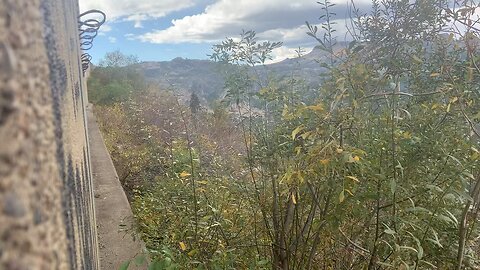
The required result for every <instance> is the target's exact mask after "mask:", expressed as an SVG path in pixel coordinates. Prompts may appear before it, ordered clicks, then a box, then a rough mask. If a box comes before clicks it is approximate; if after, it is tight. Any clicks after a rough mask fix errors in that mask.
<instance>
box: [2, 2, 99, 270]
mask: <svg viewBox="0 0 480 270" xmlns="http://www.w3.org/2000/svg"><path fill="white" fill-rule="evenodd" d="M77 15H78V4H77V1H76V0H0V270H3V269H9V270H10V269H12V270H13V269H15V270H23V269H46V270H53V269H99V265H98V259H97V258H98V255H97V254H98V252H97V250H98V249H97V242H96V229H95V218H94V207H93V195H92V178H91V172H90V159H89V149H88V143H87V141H88V138H87V133H86V114H85V105H86V104H87V100H86V98H87V97H86V83H85V80H84V79H83V78H82V72H81V63H80V51H79V40H78V30H77V27H78V26H77Z"/></svg>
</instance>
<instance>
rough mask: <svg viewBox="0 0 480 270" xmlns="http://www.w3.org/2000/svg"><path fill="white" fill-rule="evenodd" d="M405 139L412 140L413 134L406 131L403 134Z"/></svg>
mask: <svg viewBox="0 0 480 270" xmlns="http://www.w3.org/2000/svg"><path fill="white" fill-rule="evenodd" d="M403 138H404V139H411V138H412V134H411V133H410V132H408V131H405V132H404V133H403Z"/></svg>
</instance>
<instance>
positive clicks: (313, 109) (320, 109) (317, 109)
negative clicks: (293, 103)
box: [305, 104, 324, 112]
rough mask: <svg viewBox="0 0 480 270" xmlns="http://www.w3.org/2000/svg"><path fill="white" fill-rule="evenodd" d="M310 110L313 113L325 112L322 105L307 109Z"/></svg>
mask: <svg viewBox="0 0 480 270" xmlns="http://www.w3.org/2000/svg"><path fill="white" fill-rule="evenodd" d="M305 108H307V109H309V110H312V111H316V112H323V110H324V109H323V105H322V104H317V105H314V106H307V107H305Z"/></svg>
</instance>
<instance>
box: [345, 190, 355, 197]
mask: <svg viewBox="0 0 480 270" xmlns="http://www.w3.org/2000/svg"><path fill="white" fill-rule="evenodd" d="M345 191H346V192H348V194H350V195H351V196H353V193H352V192H351V191H350V190H348V189H345Z"/></svg>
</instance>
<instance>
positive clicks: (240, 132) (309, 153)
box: [89, 0, 480, 269]
mask: <svg viewBox="0 0 480 270" xmlns="http://www.w3.org/2000/svg"><path fill="white" fill-rule="evenodd" d="M440 2H441V1H393V0H392V1H390V0H386V1H381V2H380V1H378V2H377V1H374V6H373V12H372V14H368V16H363V17H362V16H360V17H358V18H354V19H353V20H354V23H353V25H355V27H356V30H357V31H355V33H357V34H356V35H354V36H352V39H353V41H352V42H350V43H349V45H348V46H347V47H346V48H345V49H342V50H337V49H335V48H336V47H335V46H336V45H335V44H336V41H335V39H334V38H333V36H334V35H333V33H334V26H335V25H333V24H332V23H331V20H326V22H325V23H324V24H323V25H322V27H321V28H320V29H319V28H316V27H315V26H312V25H310V24H309V35H310V36H312V38H314V39H315V40H317V41H318V42H319V46H320V48H321V49H322V50H323V51H324V52H326V53H327V54H326V56H325V57H323V58H322V59H320V60H319V62H320V63H319V65H320V66H321V68H322V69H324V72H323V73H322V74H321V76H319V81H320V83H319V84H318V85H316V86H315V87H313V86H312V85H311V84H307V83H304V81H302V80H299V79H298V78H296V77H294V75H292V77H291V78H290V79H286V80H277V79H275V76H272V77H265V78H267V80H264V79H263V78H262V79H261V78H259V77H258V76H255V75H254V74H252V73H251V72H250V70H251V68H252V67H254V66H261V65H263V64H264V63H265V61H266V60H267V59H268V55H269V54H270V53H271V51H272V50H273V49H274V48H276V47H278V46H280V45H281V44H278V43H274V42H266V43H262V42H259V41H258V40H257V39H256V37H255V33H254V32H252V31H247V32H244V33H242V34H241V36H240V37H239V38H238V39H227V40H225V41H224V42H222V43H221V44H218V45H215V46H214V47H213V48H212V60H215V61H217V62H218V63H221V64H222V65H225V64H228V65H230V66H235V67H236V68H233V69H227V70H224V71H225V72H224V73H223V78H224V82H225V83H224V84H223V88H222V89H223V90H224V91H225V96H224V97H223V96H219V98H220V99H219V100H217V101H214V102H211V104H209V105H208V107H207V105H206V104H205V103H203V102H202V100H201V99H199V98H198V96H197V95H196V94H195V93H193V94H188V95H186V96H185V94H184V93H185V89H175V85H172V86H170V87H165V88H161V89H159V87H158V85H156V84H148V83H145V81H144V79H142V77H141V75H140V74H138V73H137V70H136V69H135V68H134V66H127V67H115V66H106V67H98V68H96V69H95V70H93V72H92V76H91V79H90V85H89V90H90V91H91V92H90V99H91V100H93V101H94V102H95V103H96V107H95V108H96V114H97V116H99V119H101V125H102V128H103V131H104V132H105V139H106V141H107V145H108V148H109V150H110V152H111V154H112V157H113V159H114V163H115V166H116V168H117V170H118V173H119V175H120V178H121V181H122V184H123V185H124V188H125V189H126V190H127V193H128V194H129V200H130V203H131V204H132V206H133V211H134V214H135V216H136V219H137V228H136V230H137V231H138V233H139V234H140V236H141V237H142V238H143V240H144V241H145V243H146V245H147V247H148V248H149V250H150V251H151V255H152V257H153V258H155V259H157V260H158V261H157V262H154V264H155V265H156V266H158V267H159V269H478V268H479V267H480V258H479V252H480V249H479V246H480V242H479V241H480V238H479V236H480V228H479V226H478V218H479V216H478V212H479V206H480V170H479V165H480V164H479V161H480V151H479V149H480V145H479V141H480V132H479V126H478V123H479V121H480V113H479V111H480V104H479V100H480V88H479V87H480V69H479V68H478V65H477V61H478V60H479V59H478V58H479V56H478V55H479V54H478V44H479V43H478V35H479V32H478V30H477V29H478V28H477V24H476V21H475V20H472V19H471V18H473V17H474V16H475V10H476V6H472V5H473V4H470V5H469V4H468V3H470V2H468V3H465V6H464V7H463V8H462V9H455V10H452V9H450V8H449V7H448V5H446V4H445V5H442V3H440ZM330 7H331V4H330V3H328V1H326V2H322V4H321V5H319V13H320V12H322V14H326V15H327V18H328V16H331V14H330V13H329V12H328V11H329V8H330ZM452 23H455V24H456V25H457V26H458V25H463V28H460V27H456V28H452V27H451V25H452ZM459 29H463V30H462V31H460V30H459ZM292 74H293V73H292ZM312 76H316V75H312ZM179 90H180V91H179ZM187 90H188V89H187ZM179 93H182V94H183V96H179ZM187 93H188V92H187ZM185 101H186V102H185ZM162 267H163V268H162ZM168 267H170V268H168Z"/></svg>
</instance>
